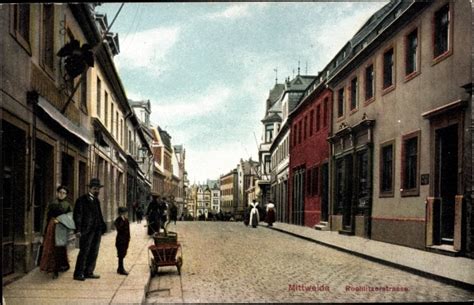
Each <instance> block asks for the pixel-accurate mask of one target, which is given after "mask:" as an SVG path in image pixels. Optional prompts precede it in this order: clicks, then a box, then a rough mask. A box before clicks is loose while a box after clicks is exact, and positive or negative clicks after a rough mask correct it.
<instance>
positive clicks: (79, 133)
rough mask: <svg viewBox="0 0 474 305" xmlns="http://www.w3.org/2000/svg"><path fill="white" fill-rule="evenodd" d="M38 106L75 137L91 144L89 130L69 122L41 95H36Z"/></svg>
mask: <svg viewBox="0 0 474 305" xmlns="http://www.w3.org/2000/svg"><path fill="white" fill-rule="evenodd" d="M38 106H40V107H41V109H43V110H44V112H46V114H48V115H49V116H50V117H51V118H52V119H53V120H55V121H56V122H58V123H59V125H61V126H63V127H64V129H65V130H67V131H68V132H70V133H72V134H74V135H75V136H76V137H78V138H79V139H81V140H82V141H84V142H85V143H86V144H89V145H90V144H92V141H91V139H90V136H89V131H88V130H87V129H85V128H83V127H81V126H77V125H76V124H74V123H73V122H71V121H70V120H69V119H68V118H67V117H65V116H64V115H63V114H62V113H61V112H59V110H57V109H56V108H54V106H53V105H51V104H50V103H49V102H48V101H47V100H46V99H45V98H43V97H42V96H39V97H38Z"/></svg>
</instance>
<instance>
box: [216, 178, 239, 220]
mask: <svg viewBox="0 0 474 305" xmlns="http://www.w3.org/2000/svg"><path fill="white" fill-rule="evenodd" d="M219 185H220V191H221V210H222V212H223V213H232V214H234V215H235V213H236V210H237V202H238V176H237V169H234V170H232V171H230V172H229V173H228V174H226V175H223V176H221V177H220V183H219Z"/></svg>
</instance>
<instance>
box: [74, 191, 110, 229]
mask: <svg viewBox="0 0 474 305" xmlns="http://www.w3.org/2000/svg"><path fill="white" fill-rule="evenodd" d="M74 223H75V224H76V232H80V233H81V234H82V235H84V234H87V233H89V232H93V231H97V230H100V231H101V232H102V234H104V233H105V232H106V231H107V225H106V224H105V222H104V217H103V216H102V209H101V208H100V201H99V199H97V198H94V199H92V198H91V197H90V195H89V194H86V195H82V196H81V197H79V198H77V200H76V204H75V205H74Z"/></svg>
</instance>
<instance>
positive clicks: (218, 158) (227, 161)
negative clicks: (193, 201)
mask: <svg viewBox="0 0 474 305" xmlns="http://www.w3.org/2000/svg"><path fill="white" fill-rule="evenodd" d="M185 148H186V171H187V172H188V178H189V180H190V182H191V183H194V182H196V183H198V182H202V181H205V179H218V178H219V177H220V176H221V175H223V174H227V173H228V172H230V171H231V170H232V169H234V168H235V167H236V166H237V163H238V162H239V160H240V158H244V156H246V151H245V150H244V148H243V147H242V145H241V144H240V143H239V142H238V141H233V142H232V143H225V144H218V145H209V146H206V147H204V149H203V146H202V145H200V147H190V146H185ZM229 152H232V153H229Z"/></svg>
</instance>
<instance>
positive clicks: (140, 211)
mask: <svg viewBox="0 0 474 305" xmlns="http://www.w3.org/2000/svg"><path fill="white" fill-rule="evenodd" d="M136 213H137V223H142V220H143V208H142V206H141V204H139V205H138V207H137V212H136Z"/></svg>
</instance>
